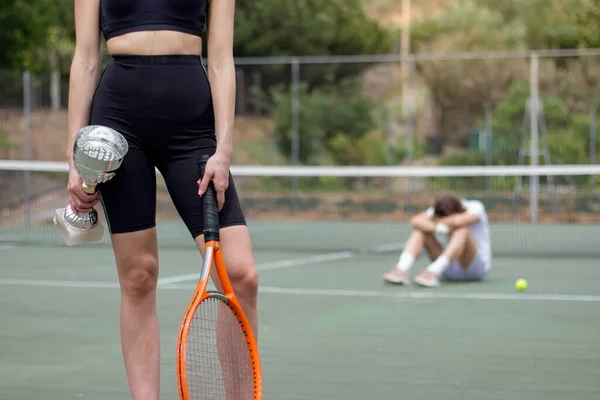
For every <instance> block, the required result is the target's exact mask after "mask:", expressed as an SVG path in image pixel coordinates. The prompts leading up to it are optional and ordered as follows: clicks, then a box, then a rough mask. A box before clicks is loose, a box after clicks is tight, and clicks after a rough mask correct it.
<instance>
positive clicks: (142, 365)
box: [112, 228, 160, 400]
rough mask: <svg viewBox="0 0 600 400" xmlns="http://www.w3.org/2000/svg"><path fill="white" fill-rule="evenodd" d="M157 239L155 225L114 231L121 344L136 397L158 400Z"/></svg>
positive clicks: (130, 385)
mask: <svg viewBox="0 0 600 400" xmlns="http://www.w3.org/2000/svg"><path fill="white" fill-rule="evenodd" d="M156 242H157V240H156V229H155V228H151V229H146V230H143V231H138V232H131V233H123V234H115V235H112V243H113V249H114V252H115V259H116V262H117V271H118V275H119V283H120V285H121V348H122V352H123V361H124V363H125V370H126V372H127V378H128V380H129V387H130V390H131V394H132V397H133V400H158V398H159V392H160V332H159V326H158V315H157V312H156V284H157V280H158V250H157V243H156Z"/></svg>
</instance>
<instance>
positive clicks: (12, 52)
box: [0, 0, 48, 68]
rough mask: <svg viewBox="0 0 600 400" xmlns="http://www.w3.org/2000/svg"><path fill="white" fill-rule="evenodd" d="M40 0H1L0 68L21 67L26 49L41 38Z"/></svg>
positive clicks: (43, 27)
mask: <svg viewBox="0 0 600 400" xmlns="http://www.w3.org/2000/svg"><path fill="white" fill-rule="evenodd" d="M43 2H44V1H43V0H4V1H3V4H2V6H0V67H4V68H22V67H23V66H25V65H27V64H28V63H30V62H31V61H32V60H31V59H30V58H28V56H29V52H30V51H31V50H32V49H34V48H36V47H38V46H40V45H41V44H43V43H44V41H45V33H46V26H47V23H48V20H47V16H46V15H44V14H43V13H40V5H41V4H42V3H43Z"/></svg>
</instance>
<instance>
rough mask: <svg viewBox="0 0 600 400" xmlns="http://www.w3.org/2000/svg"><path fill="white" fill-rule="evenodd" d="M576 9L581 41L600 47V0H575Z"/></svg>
mask: <svg viewBox="0 0 600 400" xmlns="http://www.w3.org/2000/svg"><path fill="white" fill-rule="evenodd" d="M576 9H577V12H576V18H577V22H578V23H579V27H580V28H579V29H580V32H581V35H582V37H583V41H584V42H585V43H586V44H587V45H588V46H590V47H600V35H598V27H599V26H600V0H577V1H576Z"/></svg>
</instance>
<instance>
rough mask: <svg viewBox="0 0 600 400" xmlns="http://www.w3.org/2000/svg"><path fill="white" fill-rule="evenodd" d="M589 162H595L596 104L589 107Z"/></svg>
mask: <svg viewBox="0 0 600 400" xmlns="http://www.w3.org/2000/svg"><path fill="white" fill-rule="evenodd" d="M590 164H596V104H595V102H594V103H593V104H592V108H591V109H590Z"/></svg>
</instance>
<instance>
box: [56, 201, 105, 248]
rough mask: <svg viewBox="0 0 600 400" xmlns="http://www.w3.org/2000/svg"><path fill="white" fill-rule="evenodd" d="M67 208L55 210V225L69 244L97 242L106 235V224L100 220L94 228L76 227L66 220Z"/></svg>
mask: <svg viewBox="0 0 600 400" xmlns="http://www.w3.org/2000/svg"><path fill="white" fill-rule="evenodd" d="M65 210H66V208H59V209H57V210H55V211H54V218H53V221H54V225H56V226H57V227H58V228H60V229H59V231H60V233H61V234H62V236H63V239H64V240H65V243H66V244H67V246H77V245H81V244H87V243H91V242H97V241H99V240H101V239H102V236H103V235H104V226H103V225H102V224H101V223H100V222H98V223H97V224H96V225H94V227H93V228H92V229H89V230H81V229H77V228H74V227H73V226H71V225H69V224H68V223H67V221H65V217H64V215H65Z"/></svg>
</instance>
